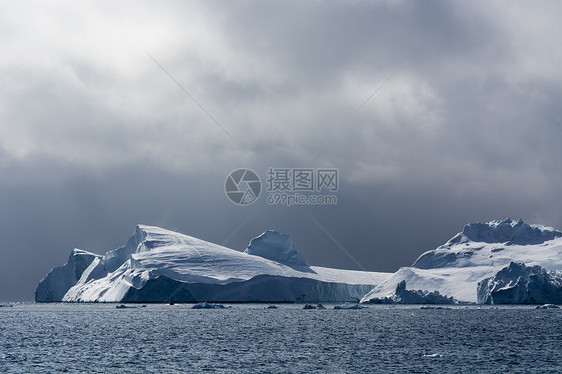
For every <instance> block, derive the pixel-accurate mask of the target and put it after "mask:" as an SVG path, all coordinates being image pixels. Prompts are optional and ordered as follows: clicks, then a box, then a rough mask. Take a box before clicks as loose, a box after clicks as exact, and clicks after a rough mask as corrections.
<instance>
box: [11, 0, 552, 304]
mask: <svg viewBox="0 0 562 374" xmlns="http://www.w3.org/2000/svg"><path fill="white" fill-rule="evenodd" d="M561 14H562V4H561V3H560V2H557V1H552V2H549V1H537V2H518V1H517V2H514V1H503V2H502V1H499V2H488V1H471V2H453V1H450V2H445V1H423V2H421V1H371V2H367V1H334V2H316V1H275V2H273V1H255V2H254V1H201V2H197V1H193V2H180V1H176V2H167V3H165V4H164V3H162V2H146V1H130V2H128V1H123V2H115V1H97V2H89V3H86V2H80V3H77V2H71V1H65V2H60V1H53V2H49V3H46V2H41V1H22V2H20V1H18V2H8V1H3V0H2V1H0V50H1V51H2V53H0V301H5V300H32V299H33V292H34V289H35V287H36V285H37V283H38V282H39V280H40V279H41V278H42V277H43V276H44V275H45V274H46V273H47V272H48V271H49V270H50V269H51V268H52V267H54V266H58V265H62V264H63V263H64V262H65V261H66V258H67V256H68V254H69V252H70V251H71V249H72V248H74V247H78V248H82V249H86V250H90V251H93V252H96V253H105V252H106V251H108V250H110V249H113V248H116V247H118V246H120V245H122V244H124V243H125V241H126V240H127V238H128V236H129V235H130V234H132V232H133V230H134V227H135V225H136V224H137V223H144V224H151V225H158V226H162V227H165V228H169V229H173V230H177V231H180V232H183V233H185V234H188V235H192V236H196V237H199V238H202V239H205V240H209V241H212V242H216V243H219V244H221V243H225V244H226V245H227V246H230V247H231V248H234V249H238V250H243V249H244V248H245V247H246V245H247V244H248V242H249V240H250V239H251V238H252V237H254V236H257V235H259V234H260V233H261V232H263V231H264V230H266V229H269V228H271V229H277V230H279V231H282V232H285V233H289V234H291V236H292V237H293V242H294V244H295V246H296V247H297V248H298V249H299V250H300V251H301V252H302V253H303V254H304V255H305V257H306V258H307V259H308V261H309V263H311V264H315V265H324V266H332V267H340V268H348V269H359V268H362V267H363V268H366V269H369V270H376V271H394V270H396V269H397V268H398V267H400V266H408V265H411V264H412V263H413V262H414V260H415V259H416V258H417V256H419V255H420V254H421V253H422V252H424V251H426V250H429V249H433V248H435V247H437V246H439V245H440V244H443V243H444V242H445V241H447V240H448V239H449V238H450V237H452V236H453V235H454V234H455V233H457V232H459V231H461V230H462V227H463V225H464V224H465V223H468V222H473V221H488V220H490V219H502V218H506V217H511V218H523V219H524V220H525V221H527V222H529V223H540V224H546V225H549V226H554V227H557V228H562V166H561V162H560V161H561V160H562V69H561V68H560V67H561V66H562V47H561V45H560V41H561V40H562V23H561V22H560V15H561ZM180 86H181V87H180ZM269 167H277V168H292V167H295V168H298V167H312V168H338V169H339V172H340V174H339V176H340V185H339V191H338V192H337V198H338V204H337V205H335V206H298V207H297V206H293V207H286V206H268V205H267V203H266V201H265V197H266V195H265V194H262V196H260V198H259V199H258V200H257V201H256V202H255V203H253V204H250V205H247V206H237V205H234V204H233V203H231V202H230V201H229V200H228V198H227V197H226V196H225V193H224V182H225V179H226V177H227V175H228V174H229V173H230V171H232V170H234V169H237V168H251V169H252V170H254V171H256V173H257V174H258V175H259V176H260V177H261V178H262V181H264V179H265V177H266V171H267V169H268V168H269ZM327 233H329V234H327ZM335 240H337V243H336V242H335ZM338 243H339V244H338ZM340 246H341V247H343V248H345V250H343V249H342V248H341V247H340ZM346 250H347V251H348V252H349V253H351V256H352V257H354V258H355V260H356V261H355V260H353V259H352V258H351V256H348V255H347V254H346V253H345V252H346ZM358 264H360V266H359V265H358Z"/></svg>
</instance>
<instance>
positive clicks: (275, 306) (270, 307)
mask: <svg viewBox="0 0 562 374" xmlns="http://www.w3.org/2000/svg"><path fill="white" fill-rule="evenodd" d="M265 309H277V305H268V306H266V307H265Z"/></svg>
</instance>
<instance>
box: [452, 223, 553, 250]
mask: <svg viewBox="0 0 562 374" xmlns="http://www.w3.org/2000/svg"><path fill="white" fill-rule="evenodd" d="M461 234H462V236H464V237H466V238H467V239H468V240H471V241H473V242H484V243H506V244H508V245H514V244H515V245H528V244H542V243H544V242H546V241H549V240H553V239H555V238H558V237H562V232H560V231H558V230H556V229H554V228H552V227H547V226H542V225H529V224H527V223H525V222H523V220H522V219H519V220H518V221H513V220H511V219H509V218H507V219H505V220H503V221H500V220H494V221H489V222H487V223H480V222H475V223H469V224H468V225H465V226H464V228H463V230H462V233H461ZM451 240H453V239H451Z"/></svg>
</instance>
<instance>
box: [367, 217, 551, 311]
mask: <svg viewBox="0 0 562 374" xmlns="http://www.w3.org/2000/svg"><path fill="white" fill-rule="evenodd" d="M512 261H514V262H518V263H524V264H526V265H527V266H535V265H538V266H541V267H542V268H545V269H547V270H562V232H560V231H558V230H555V229H553V228H551V227H546V226H540V225H529V224H527V223H525V222H523V221H522V220H518V221H512V220H510V219H509V218H508V219H506V220H503V221H490V222H487V223H470V224H468V225H466V226H465V227H464V229H463V231H462V232H460V233H458V234H457V235H455V236H454V237H453V238H452V239H450V240H449V241H448V242H447V243H445V244H444V245H442V246H440V247H438V248H437V249H434V250H431V251H427V252H425V253H423V254H422V255H421V256H420V257H419V258H418V259H417V260H416V261H415V263H414V264H413V265H412V266H411V267H403V268H400V269H399V270H398V271H397V272H396V273H394V274H392V275H391V276H390V277H389V278H387V279H386V280H385V281H384V282H382V283H381V284H379V285H378V286H376V287H375V288H374V289H373V290H371V291H370V292H369V293H368V294H367V295H365V297H364V298H363V299H362V300H361V301H362V302H369V301H371V300H377V299H384V298H391V297H392V296H393V295H394V293H395V291H396V285H397V284H399V283H400V282H402V281H405V282H406V284H408V287H410V288H412V289H420V290H427V291H438V292H439V293H440V294H441V295H446V296H448V297H454V298H455V299H456V300H459V301H461V302H477V299H478V298H477V285H478V282H480V281H482V280H484V279H486V278H490V277H493V276H495V275H496V273H498V272H499V271H500V270H501V269H502V268H504V267H506V266H508V265H509V264H510V263H511V262H512Z"/></svg>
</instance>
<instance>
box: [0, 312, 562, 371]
mask: <svg viewBox="0 0 562 374" xmlns="http://www.w3.org/2000/svg"><path fill="white" fill-rule="evenodd" d="M0 372H2V373H4V372H10V373H11V372H13V373H40V372H89V373H101V372H116V373H119V372H155V373H162V372H164V373H167V372H170V373H172V372H243V373H249V372H262V373H285V372H291V373H300V372H380V373H385V372H419V373H424V372H461V373H463V372H464V373H482V372H491V373H496V372H497V373H500V372H501V373H504V372H509V373H518V372H520V373H528V372H552V373H560V372H562V309H558V310H534V309H533V308H532V307H506V308H499V309H495V308H489V307H484V308H479V307H477V306H470V307H463V306H458V307H454V308H453V309H452V310H421V309H419V306H370V307H369V308H368V309H363V310H334V309H333V306H330V305H327V309H326V310H303V309H302V305H298V304H294V305H279V308H278V309H265V308H264V305H259V304H252V305H248V304H244V305H233V306H232V308H231V309H226V310H195V309H191V305H188V304H182V305H178V304H176V305H173V306H170V305H147V306H146V307H145V308H134V309H133V308H131V309H116V308H115V305H114V304H101V305H100V304H31V303H30V304H16V305H14V306H13V307H3V308H0Z"/></svg>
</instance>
